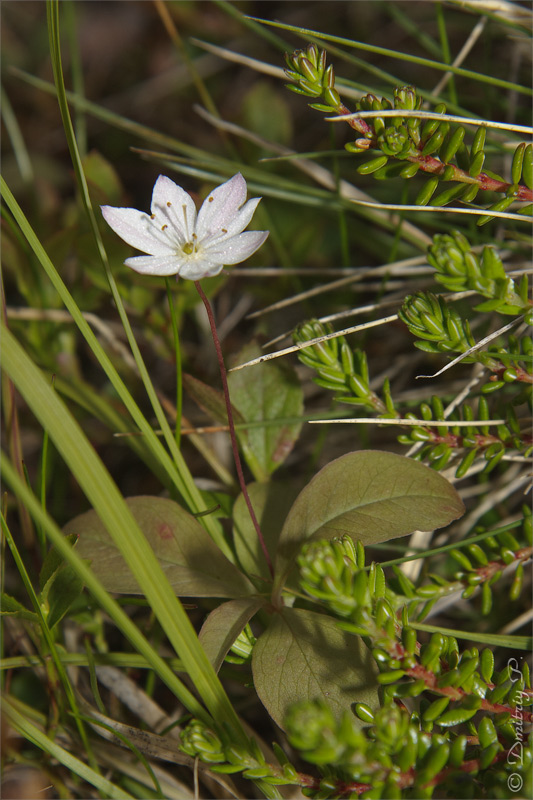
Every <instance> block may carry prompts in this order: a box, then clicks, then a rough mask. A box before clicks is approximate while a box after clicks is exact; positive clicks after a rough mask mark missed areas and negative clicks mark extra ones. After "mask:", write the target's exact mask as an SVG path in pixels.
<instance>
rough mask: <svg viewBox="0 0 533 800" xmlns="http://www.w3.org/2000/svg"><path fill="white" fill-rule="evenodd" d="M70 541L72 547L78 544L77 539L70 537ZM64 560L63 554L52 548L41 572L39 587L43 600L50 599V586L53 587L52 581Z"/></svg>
mask: <svg viewBox="0 0 533 800" xmlns="http://www.w3.org/2000/svg"><path fill="white" fill-rule="evenodd" d="M68 539H69V540H70V543H71V545H75V544H76V537H75V536H69V537H68ZM64 563H65V562H64V560H63V558H62V557H61V554H60V553H59V552H58V551H57V550H56V548H55V547H52V548H50V550H49V551H48V553H47V554H46V558H45V559H44V561H43V565H42V567H41V571H40V572H39V586H40V589H41V596H40V599H41V600H43V599H44V600H46V598H47V597H48V591H49V589H50V586H51V585H52V579H53V577H54V575H55V574H56V572H57V571H58V569H60V568H61V567H62V566H63V564H64Z"/></svg>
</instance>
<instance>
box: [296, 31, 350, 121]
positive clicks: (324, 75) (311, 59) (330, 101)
mask: <svg viewBox="0 0 533 800" xmlns="http://www.w3.org/2000/svg"><path fill="white" fill-rule="evenodd" d="M285 61H286V63H287V69H285V74H286V76H287V77H288V78H289V79H290V80H291V81H293V83H288V84H286V85H287V89H290V90H291V92H295V93H296V94H303V95H305V96H307V97H316V98H321V100H322V101H323V102H321V103H310V106H311V108H314V109H316V110H317V111H326V112H328V113H331V112H334V111H337V110H338V108H339V106H340V105H342V104H341V100H340V97H339V93H338V92H337V90H336V89H335V73H334V72H333V67H332V66H331V65H330V66H329V67H326V51H325V50H322V51H320V52H319V50H318V48H317V47H316V45H314V44H310V45H309V46H308V47H307V48H306V49H305V50H295V51H294V53H291V54H289V53H285Z"/></svg>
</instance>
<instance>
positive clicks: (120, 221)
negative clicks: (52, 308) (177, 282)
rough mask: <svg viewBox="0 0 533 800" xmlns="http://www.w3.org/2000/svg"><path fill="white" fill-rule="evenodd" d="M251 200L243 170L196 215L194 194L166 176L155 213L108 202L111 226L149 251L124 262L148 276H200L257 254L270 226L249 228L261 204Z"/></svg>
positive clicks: (107, 216)
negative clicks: (116, 205) (253, 229)
mask: <svg viewBox="0 0 533 800" xmlns="http://www.w3.org/2000/svg"><path fill="white" fill-rule="evenodd" d="M245 200H246V181H245V180H244V178H243V177H242V175H241V173H240V172H238V173H237V175H234V176H233V178H231V179H230V180H229V181H226V183H223V184H222V185H221V186H218V187H217V188H216V189H214V190H213V191H212V192H210V193H209V195H208V196H207V197H206V199H205V200H204V203H203V205H202V207H201V209H200V211H199V212H198V215H197V214H196V207H195V205H194V202H193V201H192V198H191V197H190V196H189V195H188V194H187V192H186V191H184V190H183V189H182V188H181V186H178V185H177V184H176V183H174V181H171V180H170V178H167V177H165V175H160V176H159V178H158V179H157V181H156V182H155V186H154V191H153V194H152V205H151V211H152V213H151V214H146V213H144V212H143V211H137V209H136V208H113V207H112V206H102V214H103V215H104V219H105V220H106V222H107V223H108V225H110V226H111V228H113V230H114V231H115V233H118V235H119V236H120V237H121V238H122V239H124V241H125V242H127V243H128V244H130V245H132V247H136V248H137V250H142V251H143V252H144V253H148V255H147V256H134V257H133V258H127V259H126V261H125V262H124V263H125V264H126V265H127V266H128V267H131V268H132V269H134V270H136V271H137V272H142V273H144V274H145V275H179V276H180V277H182V278H188V279H189V280H192V281H197V280H199V279H200V278H207V277H211V276H212V275H218V273H219V272H220V270H221V269H222V267H223V266H225V265H228V264H238V263H239V262H240V261H244V260H245V259H246V258H248V257H249V256H251V255H252V253H255V251H256V250H257V249H258V248H259V247H261V245H262V244H263V242H264V241H265V239H266V238H267V236H268V233H269V232H268V231H247V232H246V233H242V231H243V230H244V229H245V228H246V226H247V225H248V223H249V222H250V220H251V219H252V216H253V214H254V211H255V209H256V208H257V204H258V203H259V201H260V200H261V198H260V197H255V198H253V200H248V202H247V203H245Z"/></svg>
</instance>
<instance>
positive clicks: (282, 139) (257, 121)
mask: <svg viewBox="0 0 533 800" xmlns="http://www.w3.org/2000/svg"><path fill="white" fill-rule="evenodd" d="M240 106H241V115H240V117H241V118H240V120H239V121H240V122H241V123H242V125H243V126H244V127H245V128H246V129H247V130H252V131H256V132H257V133H260V134H261V136H262V137H263V138H264V139H268V140H269V141H274V142H278V143H279V144H285V145H289V144H290V143H291V141H292V136H293V131H292V115H291V112H290V109H289V105H288V103H287V102H286V100H285V97H284V95H281V94H280V92H278V91H277V87H274V86H273V85H272V84H271V83H267V82H266V81H260V80H258V81H254V82H253V83H252V85H251V88H250V89H249V90H248V91H247V92H246V93H244V96H243V95H241V98H240ZM328 110H329V108H328ZM254 154H255V157H257V149H256V147H255V148H254Z"/></svg>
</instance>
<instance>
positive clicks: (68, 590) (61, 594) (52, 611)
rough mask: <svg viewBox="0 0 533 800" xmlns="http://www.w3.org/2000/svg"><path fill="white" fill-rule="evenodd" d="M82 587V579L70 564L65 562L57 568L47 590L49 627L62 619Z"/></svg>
mask: <svg viewBox="0 0 533 800" xmlns="http://www.w3.org/2000/svg"><path fill="white" fill-rule="evenodd" d="M82 589H83V581H82V580H81V579H80V577H79V575H77V574H76V572H75V571H74V570H73V569H72V567H71V566H69V565H68V564H65V565H64V566H63V567H61V569H59V570H57V572H56V573H55V575H54V578H53V580H52V583H51V584H50V590H49V592H48V603H49V611H48V617H47V622H48V625H49V627H50V628H53V626H54V625H56V624H57V623H58V622H59V621H60V620H61V619H63V617H64V616H65V614H66V613H67V611H68V610H69V608H70V607H71V605H72V604H73V603H74V601H75V600H77V598H78V597H79V596H80V593H81V591H82Z"/></svg>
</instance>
